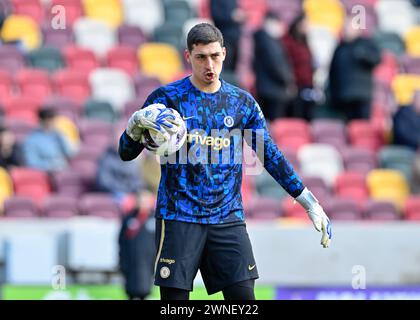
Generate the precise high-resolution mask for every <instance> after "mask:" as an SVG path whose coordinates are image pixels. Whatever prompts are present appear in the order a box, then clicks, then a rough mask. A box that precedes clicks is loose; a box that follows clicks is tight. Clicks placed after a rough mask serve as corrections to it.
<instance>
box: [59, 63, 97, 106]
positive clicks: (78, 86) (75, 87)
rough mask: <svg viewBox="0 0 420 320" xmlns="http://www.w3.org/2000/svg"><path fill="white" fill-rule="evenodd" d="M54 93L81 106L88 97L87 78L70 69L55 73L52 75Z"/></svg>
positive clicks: (81, 73) (83, 74)
mask: <svg viewBox="0 0 420 320" xmlns="http://www.w3.org/2000/svg"><path fill="white" fill-rule="evenodd" d="M53 83H54V86H55V91H56V92H57V93H58V94H59V95H61V96H63V97H68V98H70V99H72V100H73V101H75V102H76V103H79V104H83V103H84V102H85V100H86V99H87V98H88V97H89V96H90V85H89V80H88V76H87V75H86V74H85V73H84V72H80V71H78V70H71V69H63V70H60V71H57V72H56V73H55V74H54V75H53Z"/></svg>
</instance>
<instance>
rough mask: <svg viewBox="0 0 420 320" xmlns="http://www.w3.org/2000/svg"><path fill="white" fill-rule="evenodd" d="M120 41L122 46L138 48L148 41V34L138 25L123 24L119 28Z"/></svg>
mask: <svg viewBox="0 0 420 320" xmlns="http://www.w3.org/2000/svg"><path fill="white" fill-rule="evenodd" d="M117 36H118V42H119V44H120V45H122V46H129V47H132V48H133V49H137V48H138V47H139V46H141V45H142V44H143V43H146V42H147V36H146V34H145V33H144V32H143V30H142V29H140V28H139V27H138V26H132V25H127V24H123V25H121V26H119V27H118V30H117Z"/></svg>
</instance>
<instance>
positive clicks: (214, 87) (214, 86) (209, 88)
mask: <svg viewBox="0 0 420 320" xmlns="http://www.w3.org/2000/svg"><path fill="white" fill-rule="evenodd" d="M190 81H191V83H192V84H193V86H194V87H196V88H197V89H198V90H200V91H203V92H205V93H215V92H217V91H219V89H220V87H221V86H222V82H221V81H220V79H217V81H214V82H213V83H211V84H206V83H202V82H200V81H198V80H197V79H196V78H195V77H194V75H192V76H191V77H190Z"/></svg>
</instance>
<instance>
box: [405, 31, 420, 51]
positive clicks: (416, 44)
mask: <svg viewBox="0 0 420 320" xmlns="http://www.w3.org/2000/svg"><path fill="white" fill-rule="evenodd" d="M405 46H406V48H407V53H408V54H409V55H410V56H416V57H420V26H415V27H412V28H411V29H409V30H408V31H407V33H406V34H405Z"/></svg>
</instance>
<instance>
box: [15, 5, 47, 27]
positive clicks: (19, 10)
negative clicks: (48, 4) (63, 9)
mask: <svg viewBox="0 0 420 320" xmlns="http://www.w3.org/2000/svg"><path fill="white" fill-rule="evenodd" d="M11 2H12V4H13V12H14V14H18V15H23V16H28V17H31V18H32V19H33V20H34V21H35V22H36V23H37V24H42V22H43V21H44V18H45V10H44V7H43V6H42V3H41V1H40V0H12V1H11Z"/></svg>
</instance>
